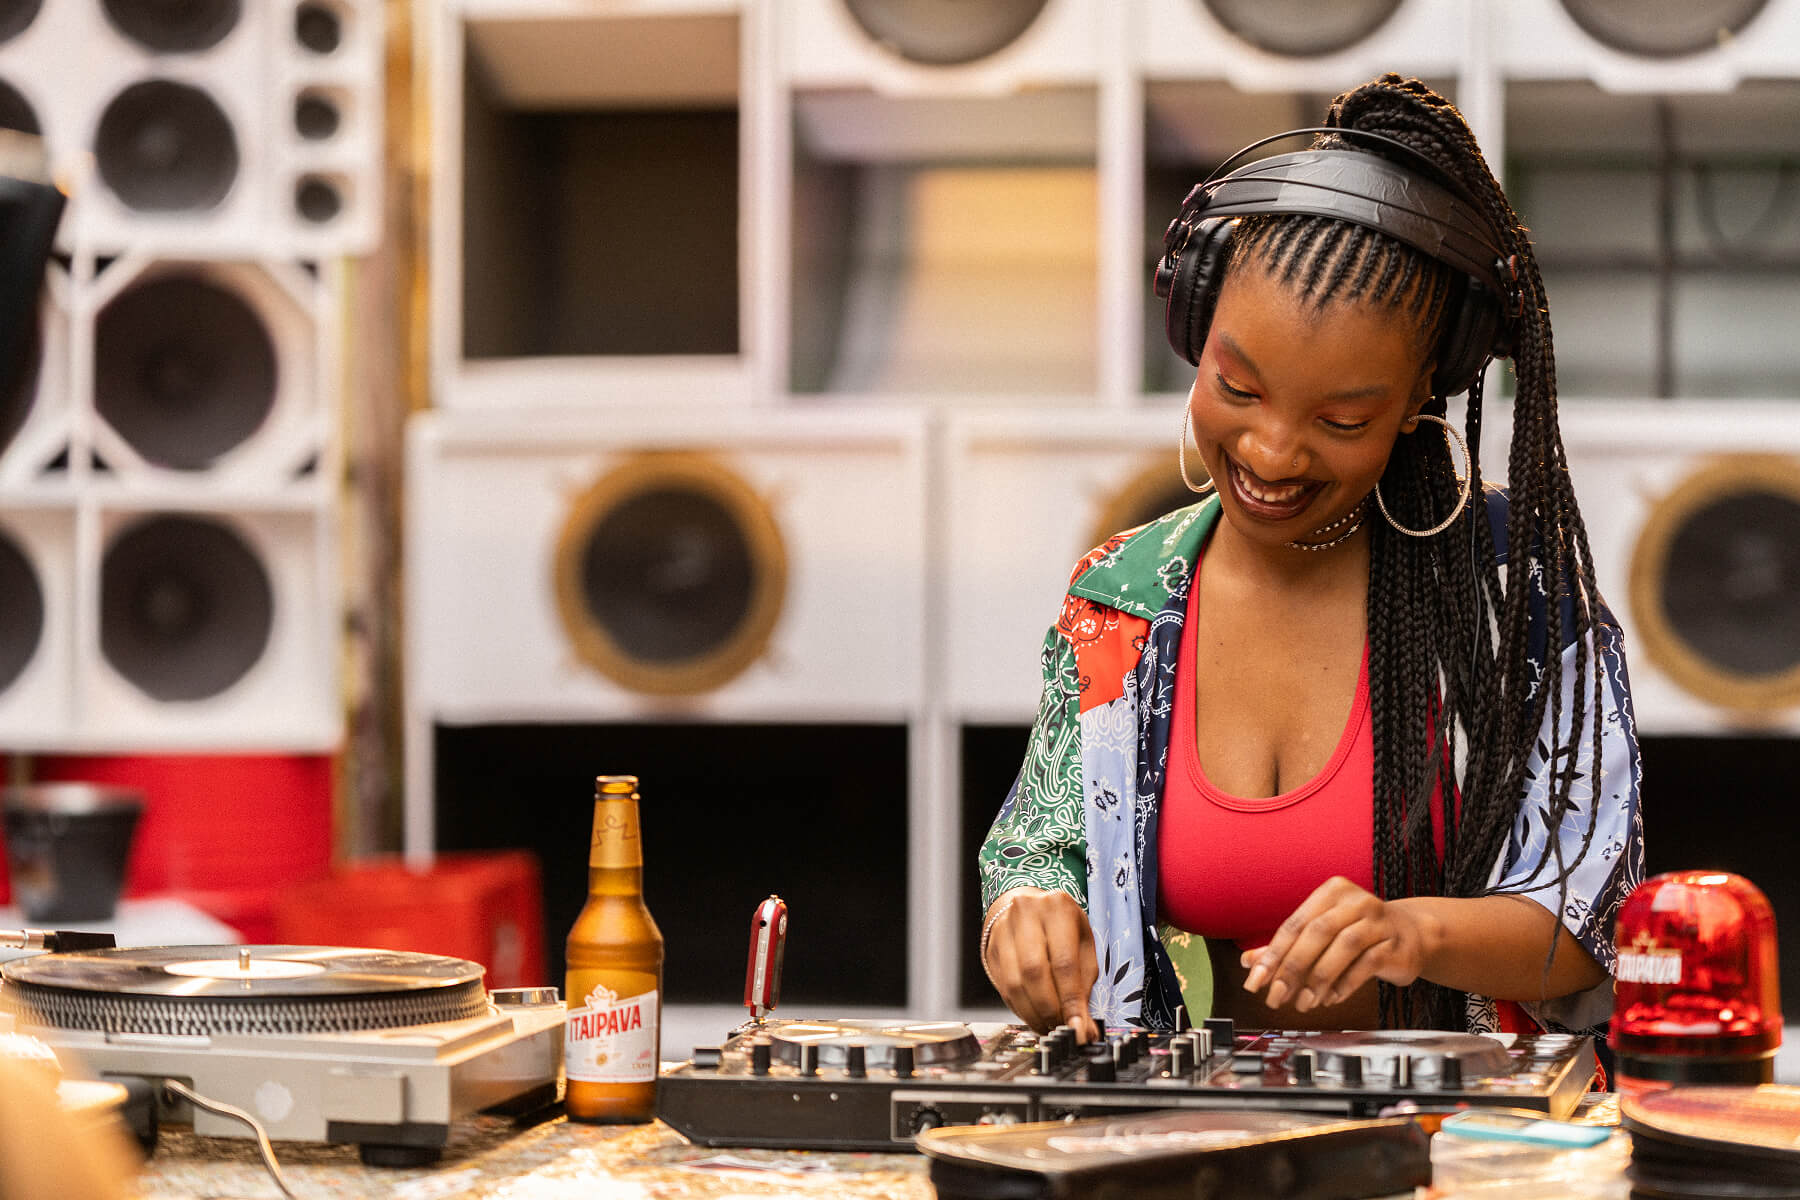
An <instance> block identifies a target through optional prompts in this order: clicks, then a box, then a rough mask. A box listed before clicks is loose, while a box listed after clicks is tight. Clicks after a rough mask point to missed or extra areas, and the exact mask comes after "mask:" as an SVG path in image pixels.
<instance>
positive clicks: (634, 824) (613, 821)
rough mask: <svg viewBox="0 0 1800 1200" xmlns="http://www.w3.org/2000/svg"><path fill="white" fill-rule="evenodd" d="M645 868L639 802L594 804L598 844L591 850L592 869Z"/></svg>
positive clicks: (589, 862) (594, 842)
mask: <svg viewBox="0 0 1800 1200" xmlns="http://www.w3.org/2000/svg"><path fill="white" fill-rule="evenodd" d="M643 865H644V846H643V842H642V841H640V840H639V838H638V810H637V804H636V802H635V801H631V800H625V801H608V800H602V801H600V802H599V803H598V804H596V805H594V841H593V844H592V845H591V846H590V847H589V848H588V866H590V867H641V866H643Z"/></svg>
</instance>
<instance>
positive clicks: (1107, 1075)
mask: <svg viewBox="0 0 1800 1200" xmlns="http://www.w3.org/2000/svg"><path fill="white" fill-rule="evenodd" d="M1087 1077H1088V1082H1089V1083H1111V1082H1113V1081H1114V1080H1115V1079H1117V1078H1118V1077H1119V1071H1118V1068H1117V1067H1116V1066H1114V1065H1113V1056H1112V1047H1111V1046H1108V1045H1107V1044H1106V1043H1105V1042H1099V1043H1096V1044H1095V1045H1093V1046H1091V1047H1089V1049H1088V1058H1087Z"/></svg>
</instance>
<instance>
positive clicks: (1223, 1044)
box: [1201, 1017, 1237, 1054]
mask: <svg viewBox="0 0 1800 1200" xmlns="http://www.w3.org/2000/svg"><path fill="white" fill-rule="evenodd" d="M1201 1025H1202V1026H1203V1027H1204V1028H1205V1030H1206V1032H1208V1033H1210V1034H1212V1044H1213V1049H1214V1050H1216V1051H1218V1052H1219V1053H1221V1054H1228V1053H1230V1052H1231V1047H1232V1044H1233V1043H1234V1042H1236V1041H1237V1026H1236V1025H1235V1024H1234V1023H1233V1022H1232V1020H1231V1018H1230V1017H1208V1018H1206V1020H1205V1021H1202V1022H1201Z"/></svg>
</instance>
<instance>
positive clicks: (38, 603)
mask: <svg viewBox="0 0 1800 1200" xmlns="http://www.w3.org/2000/svg"><path fill="white" fill-rule="evenodd" d="M75 524H76V517H75V510H74V508H73V507H72V506H68V505H60V504H54V503H34V502H32V501H28V500H25V499H23V498H21V497H17V496H12V497H8V498H6V499H5V501H4V503H3V504H0V574H5V575H6V576H7V583H6V585H5V594H4V596H0V611H4V612H5V614H6V620H5V622H4V627H3V628H0V744H4V745H5V746H6V747H7V748H8V749H11V750H28V749H31V748H33V747H35V746H39V745H46V744H48V745H55V744H58V743H59V742H60V741H61V739H63V738H65V737H66V736H67V735H68V733H69V731H70V729H71V727H72V725H73V722H74V716H75V713H74V692H73V681H74V671H73V661H74V659H73V655H74V641H75V638H74V630H75V612H76V605H75Z"/></svg>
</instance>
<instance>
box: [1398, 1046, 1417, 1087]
mask: <svg viewBox="0 0 1800 1200" xmlns="http://www.w3.org/2000/svg"><path fill="white" fill-rule="evenodd" d="M1412 1085H1413V1060H1412V1055H1410V1054H1397V1055H1395V1056H1394V1086H1395V1087H1397V1088H1410V1087H1412Z"/></svg>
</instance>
